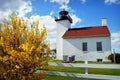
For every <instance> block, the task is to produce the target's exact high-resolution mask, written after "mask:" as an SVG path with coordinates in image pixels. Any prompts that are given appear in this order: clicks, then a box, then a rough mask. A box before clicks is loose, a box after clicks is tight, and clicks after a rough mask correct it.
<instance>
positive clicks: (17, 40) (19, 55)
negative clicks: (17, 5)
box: [0, 12, 50, 80]
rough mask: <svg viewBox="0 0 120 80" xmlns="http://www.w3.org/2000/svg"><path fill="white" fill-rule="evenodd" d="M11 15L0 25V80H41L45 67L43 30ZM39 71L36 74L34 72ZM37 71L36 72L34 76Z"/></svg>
mask: <svg viewBox="0 0 120 80" xmlns="http://www.w3.org/2000/svg"><path fill="white" fill-rule="evenodd" d="M38 24H39V22H38V21H34V22H33V23H30V22H29V21H28V20H24V19H23V18H20V17H18V16H17V15H16V14H15V13H14V12H13V13H12V14H11V15H10V16H9V21H3V22H2V23H1V24H0V80H41V79H43V78H45V75H46V72H45V69H47V67H48V54H49V53H50V47H49V46H50V44H49V41H47V39H46V37H47V33H46V28H45V27H44V26H43V27H42V28H41V29H38ZM38 68H39V69H40V70H39V71H37V69H38ZM36 71H37V72H36Z"/></svg>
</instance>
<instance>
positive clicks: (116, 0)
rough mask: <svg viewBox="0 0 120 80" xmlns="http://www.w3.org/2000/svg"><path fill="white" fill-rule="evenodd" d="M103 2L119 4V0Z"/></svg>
mask: <svg viewBox="0 0 120 80" xmlns="http://www.w3.org/2000/svg"><path fill="white" fill-rule="evenodd" d="M104 2H105V4H120V0H105V1H104Z"/></svg>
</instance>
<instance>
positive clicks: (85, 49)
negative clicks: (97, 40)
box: [82, 42, 87, 51]
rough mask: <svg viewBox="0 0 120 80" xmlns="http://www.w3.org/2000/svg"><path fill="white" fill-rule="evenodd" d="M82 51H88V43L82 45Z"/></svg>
mask: <svg viewBox="0 0 120 80" xmlns="http://www.w3.org/2000/svg"><path fill="white" fill-rule="evenodd" d="M82 50H83V51H87V42H83V43H82Z"/></svg>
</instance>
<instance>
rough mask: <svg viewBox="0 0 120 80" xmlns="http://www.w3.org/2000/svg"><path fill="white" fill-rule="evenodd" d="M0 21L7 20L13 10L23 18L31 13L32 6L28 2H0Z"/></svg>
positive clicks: (25, 0)
mask: <svg viewBox="0 0 120 80" xmlns="http://www.w3.org/2000/svg"><path fill="white" fill-rule="evenodd" d="M0 8H1V10H0V15H2V16H1V17H0V21H1V20H3V19H5V18H7V17H8V15H9V14H11V11H12V10H14V11H16V12H17V13H18V15H19V16H23V17H24V15H25V14H27V13H28V12H31V11H32V4H31V2H30V1H29V0H1V1H0Z"/></svg>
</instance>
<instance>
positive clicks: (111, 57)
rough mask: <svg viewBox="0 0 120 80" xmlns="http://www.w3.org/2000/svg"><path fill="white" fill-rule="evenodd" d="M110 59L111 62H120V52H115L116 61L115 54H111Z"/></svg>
mask: <svg viewBox="0 0 120 80" xmlns="http://www.w3.org/2000/svg"><path fill="white" fill-rule="evenodd" d="M108 59H109V60H111V62H116V63H120V54H118V53H116V54H115V61H114V54H110V55H109V56H108Z"/></svg>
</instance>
